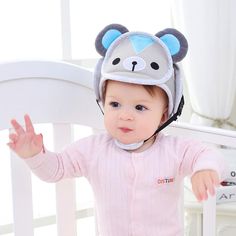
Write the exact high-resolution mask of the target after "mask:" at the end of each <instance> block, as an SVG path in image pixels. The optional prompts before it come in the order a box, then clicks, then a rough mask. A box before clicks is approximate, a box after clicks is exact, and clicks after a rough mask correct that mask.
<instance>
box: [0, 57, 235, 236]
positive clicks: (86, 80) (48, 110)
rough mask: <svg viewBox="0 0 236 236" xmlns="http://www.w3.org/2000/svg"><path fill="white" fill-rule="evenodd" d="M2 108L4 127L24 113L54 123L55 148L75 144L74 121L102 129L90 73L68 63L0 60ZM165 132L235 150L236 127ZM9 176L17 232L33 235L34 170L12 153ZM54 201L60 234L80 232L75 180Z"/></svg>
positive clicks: (0, 126) (209, 225) (208, 232)
mask: <svg viewBox="0 0 236 236" xmlns="http://www.w3.org/2000/svg"><path fill="white" fill-rule="evenodd" d="M0 107H1V113H0V131H1V130H4V129H11V126H10V120H11V119H12V118H16V119H17V120H19V121H20V122H21V123H22V124H23V116H24V114H25V113H28V114H30V116H31V118H32V120H33V122H34V123H52V124H53V127H54V149H55V150H59V149H60V148H62V147H63V146H64V145H65V144H68V143H70V142H71V140H72V139H71V132H72V130H71V124H80V125H85V126H89V127H91V128H92V129H93V131H94V132H98V131H99V130H101V129H103V122H102V114H101V112H100V110H99V108H98V107H97V104H96V102H95V96H94V93H93V78H92V71H90V70H88V69H85V68H82V67H79V66H77V65H75V64H71V63H68V62H61V61H19V62H11V63H4V64H0ZM166 132H168V133H175V134H178V135H185V136H186V135H189V136H194V137H196V138H200V139H201V140H203V141H206V142H210V143H214V144H220V145H226V146H230V147H234V148H236V134H235V132H232V131H227V132H226V131H224V132H223V131H221V130H217V129H211V128H196V127H193V126H191V125H187V124H180V123H179V124H178V123H175V124H174V125H172V126H171V127H169V128H168V129H167V130H166ZM11 176H12V196H13V215H14V222H13V226H14V227H13V232H14V235H15V236H33V235H34V219H33V206H32V184H31V174H30V171H29V169H28V168H27V167H26V166H25V165H24V163H23V161H22V160H20V159H19V158H18V157H16V156H15V154H14V153H11ZM55 201H56V208H57V212H56V222H57V234H58V236H77V232H76V195H75V180H63V181H61V182H59V183H57V184H56V199H55ZM215 202H216V201H215V199H210V200H209V201H208V202H206V204H205V206H204V215H205V216H206V218H205V219H206V220H205V221H204V225H203V232H204V236H213V235H215V214H216V213H215ZM209 206H210V208H209ZM209 209H210V210H211V211H209ZM0 235H1V227H0ZM2 235H3V233H2Z"/></svg>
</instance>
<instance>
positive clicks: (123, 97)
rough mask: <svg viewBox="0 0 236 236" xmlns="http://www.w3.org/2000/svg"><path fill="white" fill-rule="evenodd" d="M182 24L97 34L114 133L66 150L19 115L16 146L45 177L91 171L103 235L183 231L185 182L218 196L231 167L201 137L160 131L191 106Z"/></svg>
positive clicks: (107, 119)
mask: <svg viewBox="0 0 236 236" xmlns="http://www.w3.org/2000/svg"><path fill="white" fill-rule="evenodd" d="M187 48H188V45H187V41H186V39H185V37H184V36H183V35H182V34H181V33H180V32H178V31H177V30H175V29H166V30H164V31H161V32H159V33H157V34H156V35H150V34H147V33H143V32H128V30H127V29H126V28H125V27H124V26H122V25H117V24H112V25H109V26H107V27H105V28H104V29H103V30H102V31H101V32H100V33H99V35H98V36H97V39H96V49H97V51H98V52H99V53H100V54H101V55H102V56H103V58H102V59H101V60H100V61H99V62H98V64H97V66H96V68H95V81H94V89H95V94H96V97H97V102H98V104H99V106H100V107H101V110H102V112H103V113H104V124H105V128H106V131H107V132H105V133H103V134H98V135H92V136H90V137H87V138H83V139H81V140H78V141H76V142H75V143H72V144H71V145H69V146H68V147H66V148H65V149H64V150H63V151H62V152H61V153H54V152H50V151H49V150H47V149H45V148H44V145H43V136H42V135H41V134H36V133H35V132H34V128H33V125H32V122H31V120H30V117H29V116H28V115H25V127H26V128H25V130H24V129H23V127H22V126H21V125H20V124H19V123H18V122H17V121H16V120H12V121H11V123H12V126H13V127H14V129H15V133H14V134H10V136H9V138H10V140H11V142H10V143H9V144H8V145H9V147H10V148H11V149H12V150H13V151H14V152H16V153H17V154H18V155H19V156H20V157H22V158H23V159H24V160H25V162H26V163H27V164H28V165H29V167H30V168H31V169H32V171H33V172H34V173H35V174H36V175H37V176H39V177H40V178H41V179H43V180H45V181H48V182H56V181H59V180H61V179H63V178H74V177H80V176H85V177H86V178H87V179H88V181H89V183H90V184H91V186H92V188H93V192H94V196H95V201H96V215H97V222H98V232H99V235H100V236H131V235H132V236H144V235H147V236H183V225H182V216H181V214H180V212H181V211H180V204H181V200H182V198H181V193H182V183H183V179H184V177H185V176H191V182H192V188H193V192H194V194H195V196H196V198H197V199H198V200H199V201H202V200H206V199H207V197H208V193H210V194H211V195H214V194H215V187H216V186H218V185H219V183H220V180H221V178H222V173H223V171H224V163H223V162H222V159H221V158H220V156H219V155H218V154H217V152H215V151H214V150H212V149H211V148H209V147H206V146H205V145H203V144H202V143H199V142H197V141H194V140H188V139H185V138H179V137H174V136H166V135H164V134H162V133H161V132H160V131H161V130H162V129H163V128H164V127H166V126H167V125H168V124H169V123H171V122H172V121H173V120H176V119H177V116H179V115H180V114H181V110H182V107H183V102H184V100H183V92H182V81H181V78H180V72H179V69H178V67H177V65H176V63H177V62H179V61H181V60H182V59H183V58H184V57H185V55H186V53H187Z"/></svg>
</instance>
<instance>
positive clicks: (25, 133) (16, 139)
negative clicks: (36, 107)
mask: <svg viewBox="0 0 236 236" xmlns="http://www.w3.org/2000/svg"><path fill="white" fill-rule="evenodd" d="M24 119H25V127H26V128H25V130H24V129H23V127H22V126H21V125H20V124H19V123H18V122H17V121H16V120H15V119H13V120H12V121H11V124H12V126H13V128H14V130H15V133H11V134H10V135H9V139H10V140H11V141H10V142H9V143H8V146H9V147H10V148H11V149H12V150H13V151H14V152H15V153H16V154H17V155H18V156H20V157H21V158H30V157H33V156H35V155H36V154H38V153H40V151H41V150H42V149H43V137H42V135H41V134H35V132H34V127H33V125H32V122H31V120H30V117H29V116H28V115H25V116H24Z"/></svg>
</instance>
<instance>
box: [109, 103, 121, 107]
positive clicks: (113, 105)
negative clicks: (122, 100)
mask: <svg viewBox="0 0 236 236" xmlns="http://www.w3.org/2000/svg"><path fill="white" fill-rule="evenodd" d="M109 105H110V106H111V107H119V106H120V104H119V103H118V102H110V103H109Z"/></svg>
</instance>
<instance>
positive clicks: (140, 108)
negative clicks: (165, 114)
mask: <svg viewBox="0 0 236 236" xmlns="http://www.w3.org/2000/svg"><path fill="white" fill-rule="evenodd" d="M135 109H136V110H138V111H145V110H147V108H146V107H145V106H143V105H137V106H135Z"/></svg>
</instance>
